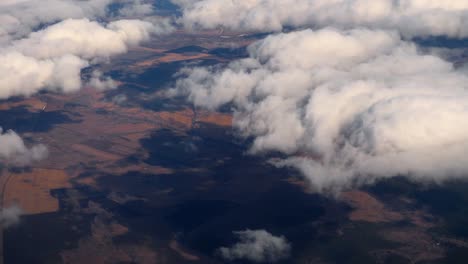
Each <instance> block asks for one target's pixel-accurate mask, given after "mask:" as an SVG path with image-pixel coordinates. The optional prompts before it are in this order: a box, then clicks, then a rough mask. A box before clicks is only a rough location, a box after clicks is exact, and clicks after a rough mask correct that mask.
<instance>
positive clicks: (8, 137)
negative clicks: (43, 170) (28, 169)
mask: <svg viewBox="0 0 468 264" xmlns="http://www.w3.org/2000/svg"><path fill="white" fill-rule="evenodd" d="M47 155H48V151H47V148H46V146H44V145H42V144H39V145H35V146H32V147H30V148H28V147H26V145H25V144H24V141H23V139H22V138H21V137H20V136H19V135H18V134H16V133H15V132H14V131H12V130H8V131H6V132H3V130H2V129H1V128H0V161H3V162H6V163H10V164H14V165H17V166H25V165H29V164H31V163H32V162H34V161H39V160H42V159H44V158H46V157H47Z"/></svg>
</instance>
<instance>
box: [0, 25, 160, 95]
mask: <svg viewBox="0 0 468 264" xmlns="http://www.w3.org/2000/svg"><path fill="white" fill-rule="evenodd" d="M155 30H156V29H154V25H153V24H151V23H149V22H145V21H140V20H118V21H114V22H110V23H108V24H106V25H102V24H99V23H97V22H93V21H90V20H88V19H67V20H64V21H62V22H59V23H56V24H54V25H51V26H49V27H47V28H45V29H43V30H40V31H37V32H33V33H31V34H30V35H29V36H27V37H25V38H22V39H19V40H16V41H13V42H12V43H11V44H9V45H7V46H5V47H0V60H1V61H6V62H8V63H4V64H1V65H0V72H1V73H2V75H1V76H0V98H3V99H4V98H9V97H11V96H15V95H26V96H28V95H32V94H34V93H36V92H38V91H39V90H42V89H47V90H52V91H62V92H73V91H77V90H78V89H80V88H81V86H82V81H81V70H82V69H83V68H85V67H88V66H89V65H92V64H93V63H96V62H99V61H105V60H108V59H109V58H110V57H111V56H114V55H118V54H122V53H125V52H127V50H128V48H129V47H131V46H134V45H137V44H139V43H140V42H142V41H145V40H148V39H149V38H150V35H151V34H152V32H153V31H155ZM97 74H98V75H99V73H97ZM94 77H96V76H94ZM98 80H100V81H101V82H98ZM91 84H95V85H98V86H100V87H101V86H102V85H109V84H110V83H109V80H107V81H105V82H104V83H103V82H102V78H101V79H96V78H94V79H93V80H92V82H91Z"/></svg>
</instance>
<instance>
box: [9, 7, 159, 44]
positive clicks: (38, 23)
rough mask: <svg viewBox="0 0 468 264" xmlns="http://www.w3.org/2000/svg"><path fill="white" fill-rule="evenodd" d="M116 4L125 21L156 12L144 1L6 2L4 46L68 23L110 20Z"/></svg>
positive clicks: (118, 12)
mask: <svg viewBox="0 0 468 264" xmlns="http://www.w3.org/2000/svg"><path fill="white" fill-rule="evenodd" d="M113 4H114V5H118V6H120V7H121V8H120V9H117V12H116V14H117V15H119V16H124V17H126V16H139V17H141V16H146V15H150V14H151V13H152V11H153V10H152V6H151V5H150V4H149V3H147V1H142V0H84V1H83V0H42V1H37V0H2V1H1V2H0V23H1V24H2V27H1V28H0V43H2V40H3V42H5V41H6V40H11V39H18V38H21V37H23V36H26V35H28V34H29V33H31V32H32V31H35V30H37V29H40V27H42V26H46V25H49V24H53V23H57V22H60V21H62V20H66V19H83V18H88V19H91V20H95V19H107V18H108V17H109V15H110V14H109V11H110V9H111V8H112V5H113ZM114 13H115V12H114Z"/></svg>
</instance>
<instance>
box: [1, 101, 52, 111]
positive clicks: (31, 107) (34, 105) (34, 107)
mask: <svg viewBox="0 0 468 264" xmlns="http://www.w3.org/2000/svg"><path fill="white" fill-rule="evenodd" d="M45 106H47V104H46V103H45V102H43V101H41V100H40V99H39V98H26V99H24V100H21V101H19V102H6V103H2V104H0V110H8V109H11V108H15V107H25V108H26V109H27V110H28V111H30V112H39V111H41V110H42V109H43V108H44V107H45Z"/></svg>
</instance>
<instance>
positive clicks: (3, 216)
mask: <svg viewBox="0 0 468 264" xmlns="http://www.w3.org/2000/svg"><path fill="white" fill-rule="evenodd" d="M23 213H24V212H23V210H22V209H21V208H20V207H18V206H10V207H7V208H2V210H1V211H0V222H1V223H2V227H3V228H8V227H11V226H13V225H15V224H18V222H19V221H20V217H21V215H22V214H23Z"/></svg>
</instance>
